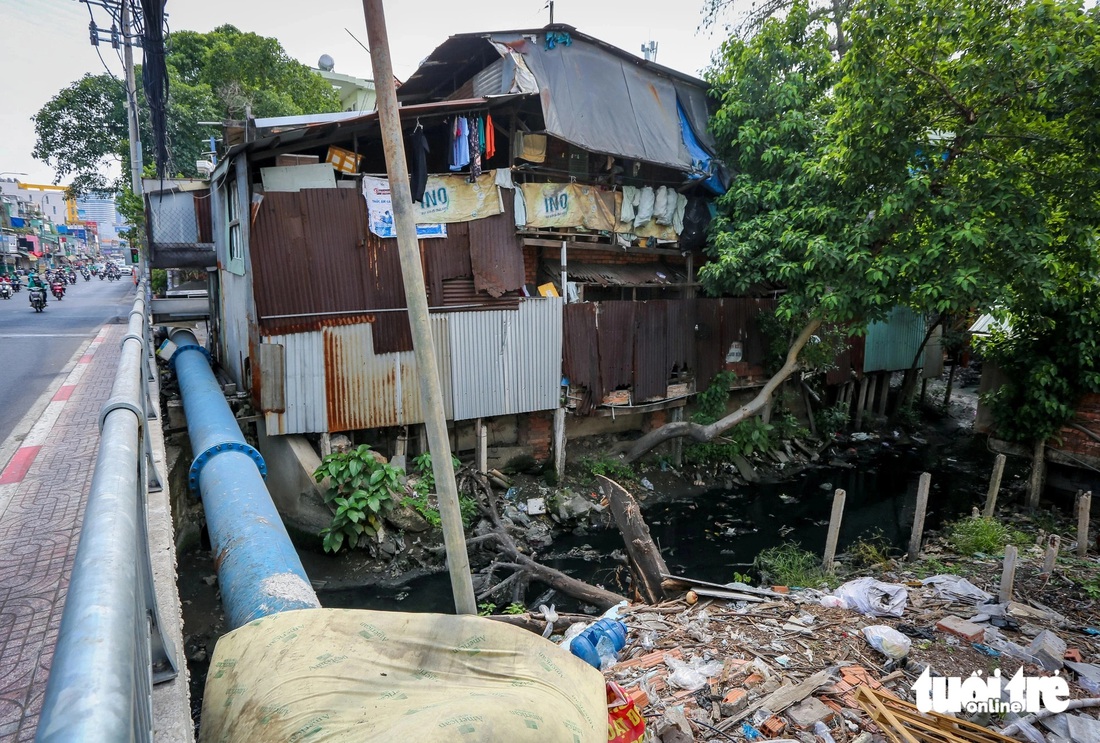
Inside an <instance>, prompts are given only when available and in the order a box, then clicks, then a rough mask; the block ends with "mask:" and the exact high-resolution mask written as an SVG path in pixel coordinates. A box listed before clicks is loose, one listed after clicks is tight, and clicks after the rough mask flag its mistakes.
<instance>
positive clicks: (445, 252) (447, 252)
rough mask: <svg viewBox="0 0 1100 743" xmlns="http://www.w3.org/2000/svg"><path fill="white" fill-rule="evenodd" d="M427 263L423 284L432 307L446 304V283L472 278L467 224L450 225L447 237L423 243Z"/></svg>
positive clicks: (421, 242)
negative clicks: (444, 292)
mask: <svg viewBox="0 0 1100 743" xmlns="http://www.w3.org/2000/svg"><path fill="white" fill-rule="evenodd" d="M420 255H421V257H422V260H423V263H424V283H425V284H426V285H427V289H428V301H429V303H430V304H431V305H433V306H439V305H442V304H443V303H444V300H443V282H444V281H446V280H447V279H455V278H459V277H464V276H473V269H472V268H471V267H470V230H469V226H468V224H467V223H466V222H455V223H454V224H449V225H447V237H444V238H433V239H431V240H421V241H420Z"/></svg>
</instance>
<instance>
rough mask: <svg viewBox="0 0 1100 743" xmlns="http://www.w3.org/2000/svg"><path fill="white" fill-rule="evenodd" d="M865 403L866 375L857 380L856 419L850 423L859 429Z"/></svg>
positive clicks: (861, 424) (861, 423)
mask: <svg viewBox="0 0 1100 743" xmlns="http://www.w3.org/2000/svg"><path fill="white" fill-rule="evenodd" d="M866 404H867V377H864V378H863V379H861V380H859V396H858V397H857V398H856V420H855V423H854V424H852V427H853V428H855V430H857V431H859V430H860V428H861V427H862V426H863V407H864V406H865V405H866Z"/></svg>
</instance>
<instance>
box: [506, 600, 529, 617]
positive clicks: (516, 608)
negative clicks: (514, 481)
mask: <svg viewBox="0 0 1100 743" xmlns="http://www.w3.org/2000/svg"><path fill="white" fill-rule="evenodd" d="M503 613H504V614H526V613H527V607H526V606H524V605H523V604H521V603H519V602H518V601H513V602H512V603H510V604H508V606H506V607H504V612H503Z"/></svg>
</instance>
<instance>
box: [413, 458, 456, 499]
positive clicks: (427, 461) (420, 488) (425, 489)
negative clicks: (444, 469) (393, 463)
mask: <svg viewBox="0 0 1100 743" xmlns="http://www.w3.org/2000/svg"><path fill="white" fill-rule="evenodd" d="M451 466H452V467H454V468H455V469H456V470H457V469H458V468H459V467H461V466H462V462H460V461H458V457H456V456H455V455H453V454H452V455H451ZM413 467H415V468H416V472H417V475H418V477H417V481H416V484H415V485H413V490H415V491H416V492H417V493H420V494H421V495H427V494H428V493H431V492H434V491H435V472H434V471H433V470H432V454H431V452H424V453H423V454H420V455H418V456H416V457H413Z"/></svg>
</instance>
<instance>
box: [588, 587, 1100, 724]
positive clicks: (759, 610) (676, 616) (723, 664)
mask: <svg viewBox="0 0 1100 743" xmlns="http://www.w3.org/2000/svg"><path fill="white" fill-rule="evenodd" d="M662 577H663V578H664V581H663V587H664V588H665V590H666V592H667V594H668V595H674V594H676V593H679V594H680V598H675V599H670V600H666V601H663V602H660V603H657V604H651V605H640V604H635V605H633V606H631V607H629V608H627V609H626V610H625V611H624V612H623V616H622V619H623V620H624V621H625V623H626V624H627V627H628V629H629V639H628V642H627V645H626V648H625V649H624V651H623V654H622V656H621V658H622V660H621V661H620V662H619V663H617V664H615V665H614V666H612V667H610V668H607V669H605V677H606V678H607V679H608V680H609V681H614V682H616V683H618V684H621V685H622V687H623V688H624V689H625V690H626V692H627V694H628V695H629V696H630V697H631V699H633V700H634V703H635V705H636V706H637V707H638V708H639V709H641V710H642V711H643V713H644V714H645V716H646V719H647V721H648V728H649V731H650V732H649V735H650V736H651V738H649V739H650V740H653V741H655V742H660V743H672V742H673V741H675V742H677V743H684V742H686V741H696V740H699V741H703V740H737V741H741V740H758V741H789V742H791V743H793V742H794V741H800V742H804V743H822V742H823V741H828V740H829V739H832V740H835V741H847V742H848V743H854V742H855V741H860V742H861V743H886V742H887V741H891V742H892V741H899V742H900V741H906V743H911V742H912V741H921V742H923V741H942V742H945V743H959V742H961V741H969V742H970V743H995V742H1003V741H1008V740H1019V739H1015V738H1009V737H1007V736H1006V735H1004V734H1002V733H1000V732H999V731H1000V729H1001V728H1005V727H1006V726H1008V725H1009V724H1010V723H1013V722H1015V721H1016V720H1017V719H1020V716H1019V715H1017V714H1014V713H1012V712H1007V713H1006V712H1003V711H1002V712H999V713H995V714H992V715H991V714H985V715H981V714H978V715H970V714H968V713H967V712H966V711H965V710H959V711H958V712H956V713H954V714H948V713H941V712H939V711H936V710H933V711H932V712H930V713H922V712H920V711H919V710H918V709H917V707H916V706H915V702H916V701H917V699H916V692H915V690H914V684H915V683H916V682H917V680H918V679H919V678H920V677H921V674H922V673H923V672H924V671H925V670H926V669H927V670H928V673H929V674H930V677H947V678H952V677H957V678H960V679H965V678H967V677H969V676H971V674H973V673H975V672H979V673H980V674H982V675H984V674H987V673H989V672H990V671H991V670H992V669H993V668H999V669H1000V671H1001V675H1002V678H1003V679H1004V682H1005V683H1007V682H1008V680H1009V679H1011V678H1012V676H1013V675H1014V674H1015V673H1016V672H1017V670H1022V673H1023V675H1024V676H1025V677H1039V676H1044V675H1049V674H1050V673H1051V672H1052V671H1053V670H1056V668H1057V669H1063V666H1064V669H1063V670H1061V674H1062V675H1063V677H1064V678H1066V679H1067V683H1068V684H1069V687H1070V690H1071V696H1072V697H1082V696H1084V695H1086V694H1090V695H1091V696H1096V693H1097V692H1100V665H1094V664H1091V663H1085V662H1077V661H1075V660H1069V661H1068V662H1067V661H1066V660H1065V657H1066V653H1067V651H1072V650H1078V651H1079V652H1080V653H1081V657H1083V658H1085V659H1094V658H1098V657H1100V637H1098V636H1096V635H1091V634H1088V633H1087V632H1085V631H1084V628H1082V630H1081V631H1077V630H1075V629H1074V628H1073V625H1072V623H1071V622H1070V621H1069V620H1067V618H1066V616H1063V615H1062V614H1059V613H1058V612H1055V611H1053V610H1051V609H1049V608H1047V607H1045V606H1042V605H1035V606H1028V605H1027V604H1023V603H1017V602H1009V603H1006V604H985V603H984V602H985V601H988V600H990V599H991V596H990V595H989V594H985V592H984V591H982V589H981V588H979V587H978V586H976V585H975V584H974V583H970V582H969V581H966V582H965V583H960V582H955V581H940V580H932V581H924V582H921V581H918V580H910V579H907V578H905V577H903V576H894V575H891V576H890V577H892V578H893V577H896V578H897V579H899V580H898V582H897V583H884V582H883V581H877V580H874V579H868V580H856V581H850V582H849V584H845V585H847V586H848V588H847V589H846V591H845V592H841V593H842V595H844V596H845V598H844V599H843V601H844V604H845V605H846V606H848V605H850V606H851V608H850V609H842V608H838V607H837V605H836V604H834V603H832V602H829V601H823V598H839V597H838V596H837V592H833V593H832V594H825V593H822V592H820V591H815V590H811V589H791V590H790V591H789V592H788V593H780V592H778V591H775V590H772V589H771V588H758V587H753V586H748V585H745V584H743V583H740V584H734V583H729V584H713V583H710V584H708V583H706V582H703V581H693V580H691V579H689V578H685V577H681V576H671V575H667V574H666V575H664V576H662ZM990 580H995V577H991V579H990ZM879 584H881V586H885V588H881V587H879ZM853 586H854V587H855V591H856V592H855V594H854V595H856V596H858V597H859V598H858V599H856V600H851V601H850V596H851V595H853ZM861 587H862V588H861ZM688 589H691V590H693V591H694V592H695V601H694V603H690V604H689V602H688V601H687V599H686V597H685V596H684V592H685V591H686V590H688ZM899 591H900V595H899ZM983 594H984V595H983ZM849 601H850V604H849ZM868 601H870V602H874V603H873V604H871V605H874V607H875V609H876V610H877V611H875V612H867V613H868V614H870V613H879V612H890V613H889V614H886V616H885V619H883V618H876V619H872V618H871V617H869V616H866V615H865V614H863V611H862V610H863V609H864V608H865V607H866V606H868V605H869V604H867V603H866V602H868ZM823 604H824V605H823ZM897 607H901V611H900V613H895V612H897ZM975 611H978V612H979V613H978V614H974V612H975ZM960 615H962V616H960ZM964 616H965V617H970V619H969V620H968V619H964V618H963V617H964ZM995 620H1001V621H995ZM1094 623H1095V622H1093V624H1094ZM1025 630H1031V634H1030V635H1029V634H1027V633H1026V632H1025ZM872 637H873V638H876V639H875V640H872V639H871V638H872ZM899 638H900V639H899ZM1016 640H1019V642H1017V641H1016ZM872 643H877V644H878V645H882V648H879V649H880V650H882V654H879V653H876V652H871V645H872ZM1070 645H1072V646H1073V647H1070ZM983 649H985V650H983ZM887 650H889V651H890V652H887ZM1070 655H1071V656H1072V653H1070ZM1005 699H1007V697H1005ZM993 701H995V702H997V703H998V704H999V703H1000V702H1001V701H1002V700H1001V699H996V700H993ZM1083 701H1089V700H1083ZM1091 701H1092V702H1093V704H1096V705H1100V700H1095V699H1094V700H1091ZM1063 717H1073V718H1075V722H1073V723H1072V726H1071V724H1070V723H1067V722H1065V721H1064V720H1063V719H1061V718H1063ZM1038 724H1039V723H1038V722H1032V723H1027V725H1020V726H1018V728H1017V730H1025V731H1026V730H1027V729H1037V728H1035V726H1036V725H1038ZM1051 725H1053V726H1055V729H1056V730H1057V731H1070V730H1072V731H1074V732H1075V733H1078V732H1081V731H1084V732H1083V733H1082V734H1091V731H1093V730H1094V729H1096V728H1097V727H1100V720H1098V719H1097V716H1096V710H1095V709H1094V708H1093V707H1089V706H1086V707H1083V708H1082V709H1077V710H1074V711H1072V712H1067V713H1064V714H1063V715H1062V716H1060V717H1059V718H1058V719H1056V720H1054V722H1052V723H1051ZM1046 731H1047V732H1045V733H1040V734H1039V735H1040V737H1039V738H1038V740H1043V737H1042V736H1043V735H1047V736H1048V739H1049V740H1058V741H1061V740H1066V741H1077V740H1082V741H1084V740H1090V739H1088V738H1087V737H1086V738H1080V739H1078V738H1074V737H1072V736H1066V735H1062V733H1061V732H1054V731H1053V730H1052V729H1051V728H1047V729H1046ZM1018 734H1019V733H1018ZM1023 735H1025V737H1024V738H1022V739H1023V740H1027V739H1028V738H1027V737H1026V735H1027V733H1026V732H1025V733H1023ZM1056 736H1057V737H1056Z"/></svg>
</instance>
